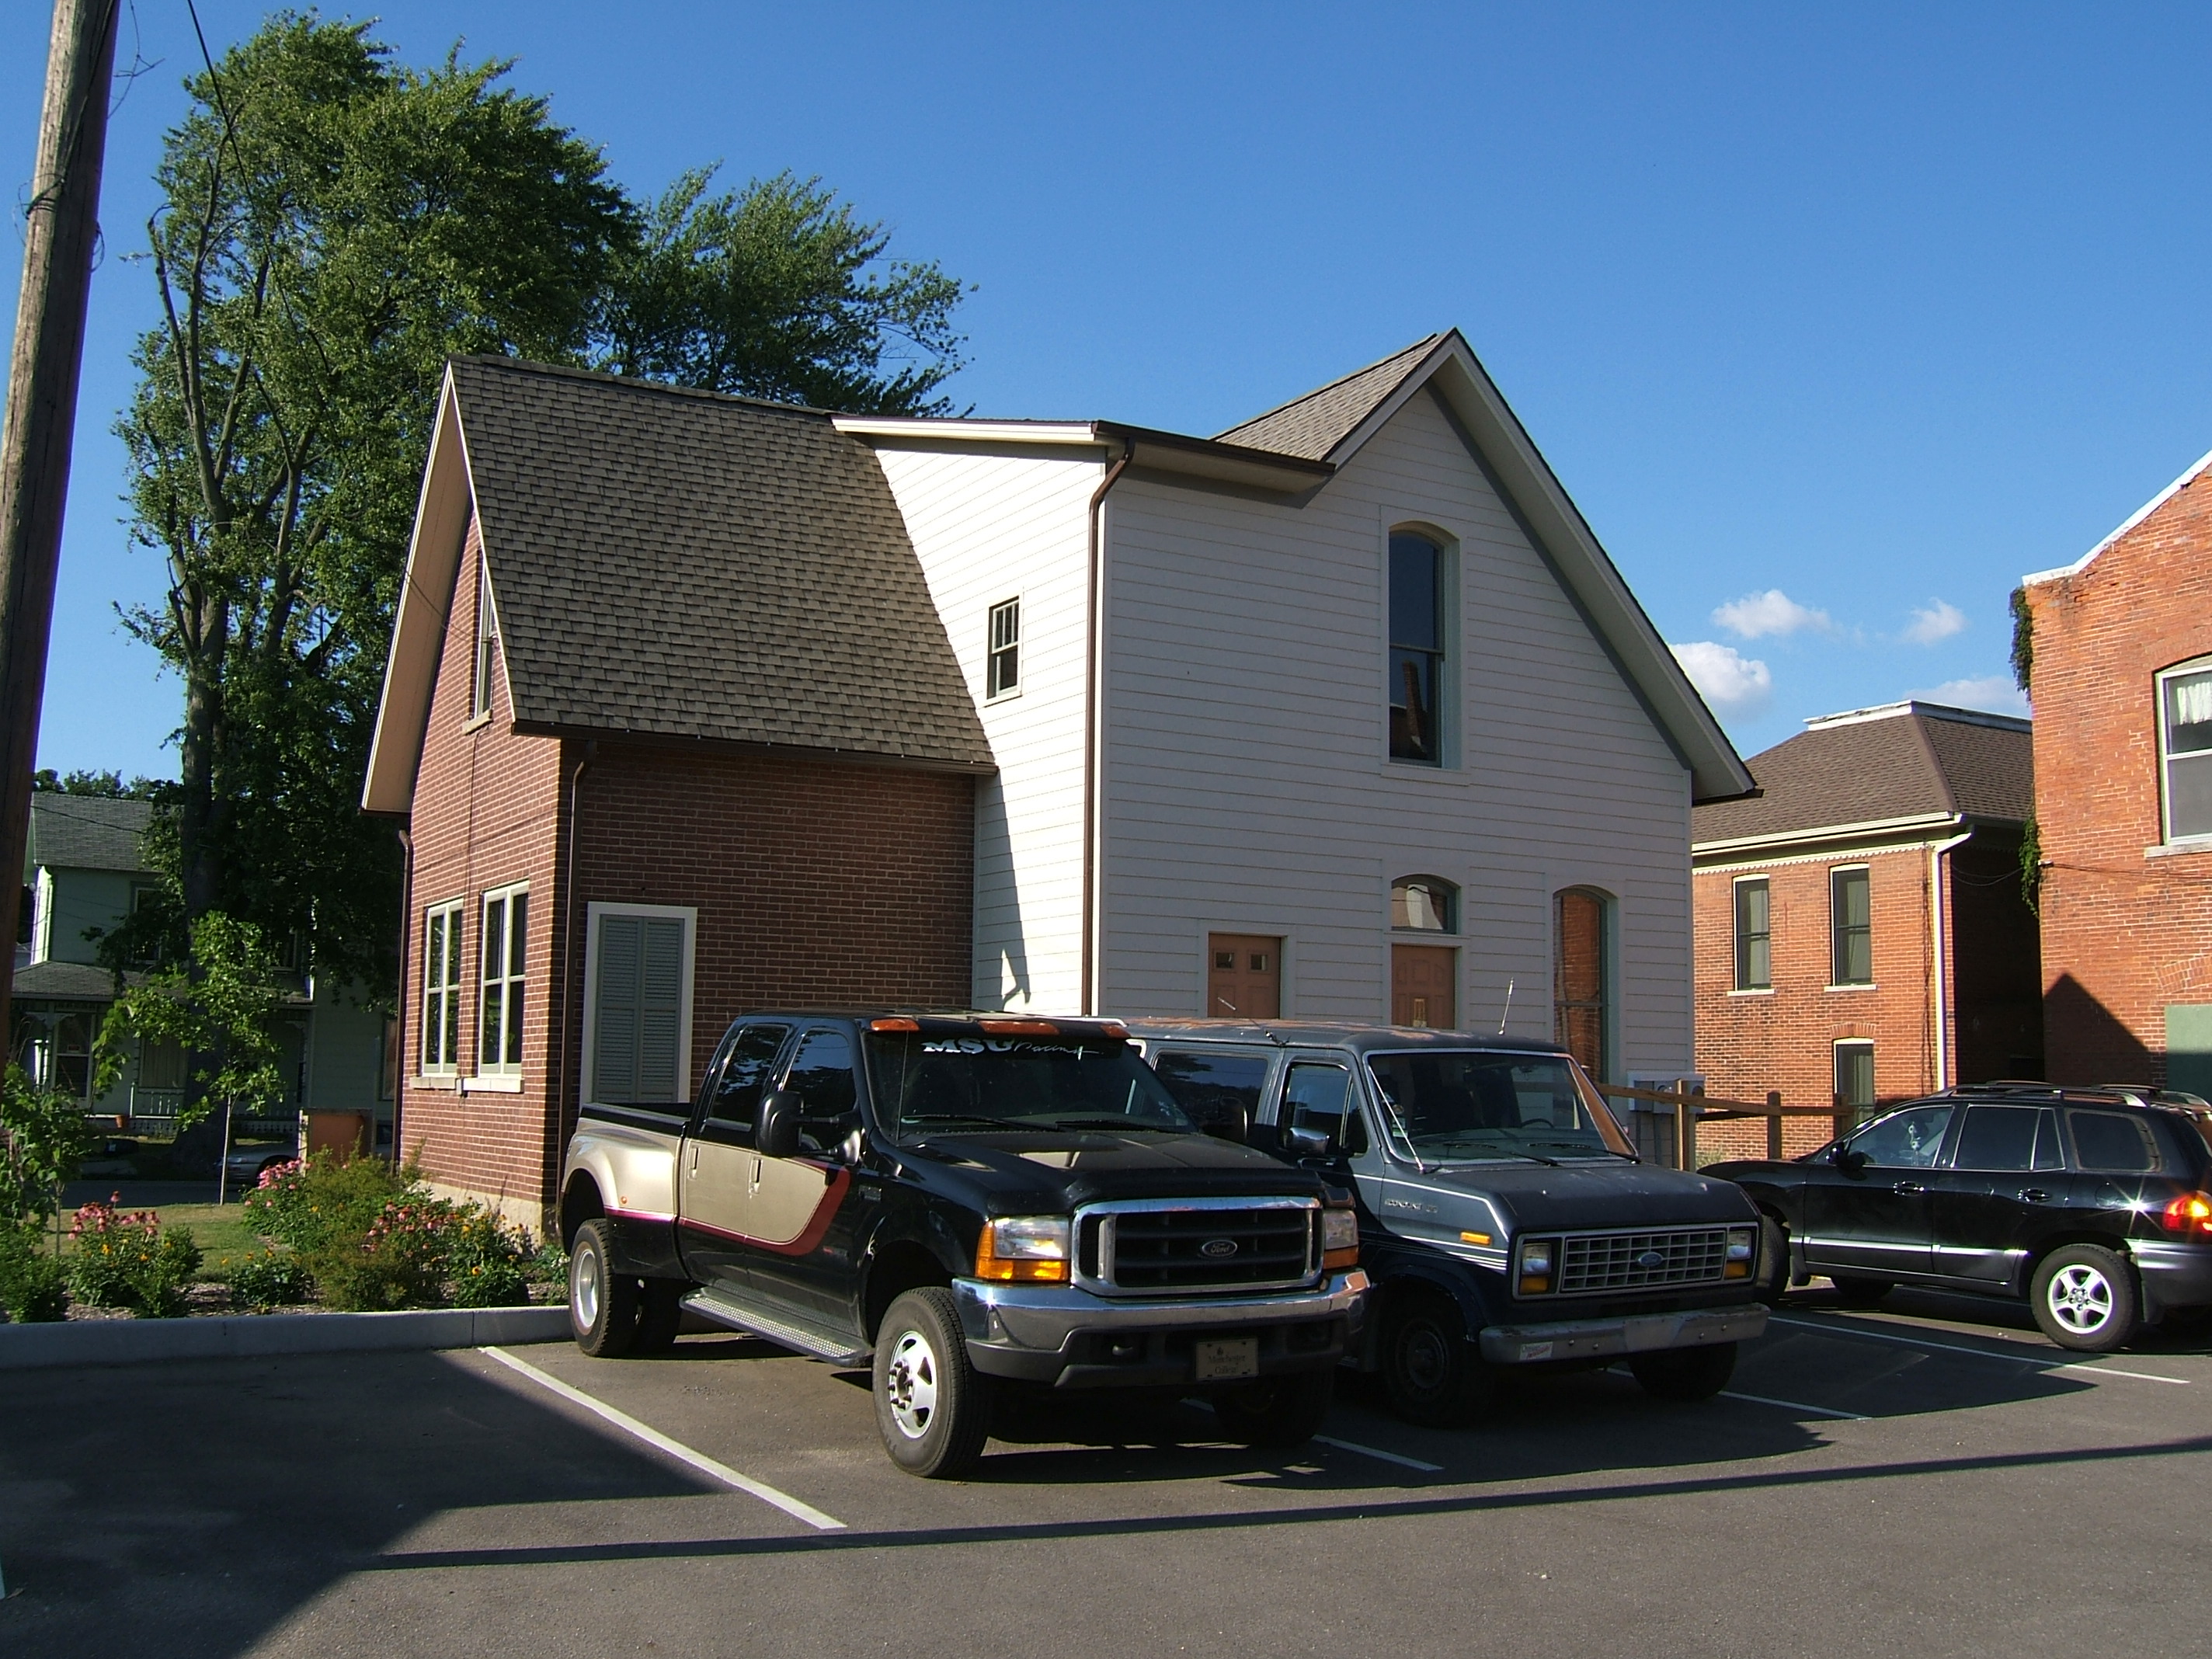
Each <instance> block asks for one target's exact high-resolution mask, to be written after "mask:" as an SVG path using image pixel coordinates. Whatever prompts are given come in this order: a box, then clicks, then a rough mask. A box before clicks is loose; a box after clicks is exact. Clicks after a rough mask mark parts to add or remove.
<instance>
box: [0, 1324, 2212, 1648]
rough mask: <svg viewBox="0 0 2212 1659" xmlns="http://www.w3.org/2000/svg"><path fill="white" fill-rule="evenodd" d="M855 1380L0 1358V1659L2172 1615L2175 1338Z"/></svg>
mask: <svg viewBox="0 0 2212 1659" xmlns="http://www.w3.org/2000/svg"><path fill="white" fill-rule="evenodd" d="M509 1361H513V1362H519V1364H511V1363H508V1362H509ZM522 1367H527V1368H528V1369H527V1370H526V1369H522ZM864 1381H865V1380H864V1379H861V1378H859V1377H855V1376H848V1375H843V1374H840V1373H837V1372H835V1371H832V1370H828V1369H827V1368H825V1367H823V1366H820V1365H817V1364H812V1363H811V1362H809V1361H805V1360H803V1359H799V1358H794V1357H792V1356H790V1355H788V1354H786V1353H783V1352H781V1351H779V1350H777V1349H775V1348H773V1347H771V1346H769V1345H767V1344H765V1343H763V1342H759V1341H756V1340H750V1339H746V1338H739V1337H736V1336H719V1335H700V1336H692V1337H688V1338H686V1339H685V1340H683V1341H682V1342H681V1343H679V1344H678V1348H677V1352H676V1353H675V1355H674V1356H673V1357H672V1358H667V1359H663V1360H657V1361H636V1362H605V1361H593V1360H589V1359H586V1358H584V1357H583V1356H582V1355H581V1354H580V1353H578V1352H576V1351H575V1350H574V1348H573V1347H569V1346H565V1345H560V1346H532V1347H527V1348H520V1349H514V1350H510V1351H507V1356H506V1358H501V1355H500V1354H499V1353H496V1352H477V1351H465V1352H457V1353H449V1354H392V1355H362V1356H329V1357H319V1358H309V1359H290V1360H283V1361H277V1360H265V1361H247V1360H234V1361H209V1362H203V1363H192V1364H172V1365H164V1366H134V1367H118V1368H112V1369H109V1370H102V1371H85V1370H77V1371H46V1372H15V1373H10V1374H7V1375H6V1376H0V1572H4V1575H5V1581H6V1589H7V1590H8V1592H9V1594H8V1599H7V1600H6V1601H4V1602H0V1653H5V1654H7V1655H9V1656H33V1655H37V1656H44V1655H48V1654H56V1655H58V1654H64V1653H67V1654H70V1655H79V1654H82V1652H84V1651H85V1650H87V1649H88V1648H97V1649H99V1650H106V1651H116V1652H128V1653H140V1654H149V1655H158V1656H187V1655H234V1654H249V1653H250V1654H285V1655H289V1654H299V1655H307V1654H315V1655H347V1654H372V1653H374V1654H382V1655H391V1654H407V1655H412V1654H424V1655H433V1654H436V1655H442V1654H470V1655H480V1654H483V1653H487V1652H492V1651H497V1652H500V1653H502V1654H506V1655H520V1654H531V1655H539V1654H542V1655H546V1656H555V1655H570V1654H574V1655H594V1656H596V1655H606V1654H631V1653H669V1654H700V1655H708V1654H716V1655H719V1654H755V1653H775V1654H812V1653H838V1654H851V1653H866V1652H878V1651H882V1652H890V1653H895V1654H901V1655H906V1656H925V1655H935V1654H945V1655H955V1654H958V1655H975V1656H995V1655H1001V1654H1004V1655H1016V1654H1035V1653H1038V1652H1049V1651H1062V1650H1069V1649H1071V1648H1076V1649H1083V1648H1088V1647H1091V1646H1094V1645H1101V1644H1103V1645H1106V1646H1109V1647H1110V1648H1111V1649H1112V1650H1115V1651H1117V1652H1142V1653H1161V1654H1170V1653H1182V1652H1190V1653H1214V1654H1218V1653H1253V1654H1273V1653H1307V1652H1312V1653H1334V1654H1342V1653H1348V1652H1354V1651H1366V1650H1388V1651H1389V1652H1392V1653H1395V1654H1407V1653H1412V1654H1430V1653H1434V1654H1447V1653H1449V1654H1453V1655H1460V1654H1465V1653H1468V1652H1470V1651H1481V1650H1490V1649H1493V1648H1495V1649H1508V1650H1511V1651H1513V1652H1515V1653H1516V1655H1554V1654H1557V1655H1589V1654H1602V1653H1608V1652H1617V1653H1621V1654H1624V1655H1626V1654H1634V1655H1637V1656H1639V1659H1641V1656H1650V1655H1676V1654H1680V1655H1699V1656H1711V1655H1736V1654H1743V1655H1794V1654H1807V1655H1814V1654H1818V1655H1823V1656H1828V1655H1856V1654H1877V1653H1879V1654H1892V1653H1914V1654H1945V1655H1952V1654H1993V1655H1994V1654H2002V1655H2004V1656H2007V1659H2021V1656H2028V1655H2039V1654H2061V1653H2063V1654H2068V1655H2078V1654H2080V1653H2082V1652H2085V1651H2154V1652H2163V1653H2182V1652H2194V1651H2200V1650H2202V1646H2203V1641H2204V1630H2205V1626H2206V1618H2207V1614H2208V1613H2212V1543H2209V1542H2208V1538H2212V1528H2208V1527H2207V1526H2206V1524H2205V1522H2204V1505H2203V1498H2202V1494H2203V1491H2204V1490H2205V1487H2204V1486H2200V1484H2199V1482H2201V1481H2204V1480H2206V1479H2207V1477H2208V1476H2212V1457H2208V1454H2212V1422H2208V1419H2207V1406H2208V1404H2212V1344H2208V1343H2207V1342H2206V1341H2205V1340H2192V1341H2182V1340H2162V1339H2159V1338H2155V1337H2154V1338H2153V1339H2150V1340H2147V1341H2146V1342H2145V1343H2144V1344H2143V1345H2142V1346H2139V1347H2137V1348H2135V1349H2131V1350H2130V1351H2129V1352H2125V1353H2124V1354H2120V1355H2116V1356H2112V1357H2109V1358H2093V1359H2088V1360H2086V1361H2085V1360H2082V1359H2081V1358H2078V1357H2077V1356H2073V1355H2069V1354H2066V1353H2063V1352H2060V1351H2059V1350H2057V1349H2055V1348H2052V1347H2051V1346H2048V1345H2047V1344H2045V1342H2044V1341H2043V1340H2041V1338H2040V1337H2039V1336H2037V1335H2036V1334H2034V1332H2033V1329H2032V1328H2028V1327H2027V1323H2026V1321H2025V1318H2024V1316H2015V1312H2014V1310H2009V1309H2007V1308H2003V1307H1998V1306H1992V1305H1989V1304H1979V1303H1973V1302H1965V1301H1957V1300H1952V1299H1948V1298H1939V1297H1925V1296H1915V1295H1912V1294H1911V1293H1905V1292H1900V1293H1899V1295H1898V1296H1896V1297H1893V1304H1891V1305H1887V1306H1886V1307H1885V1308H1884V1310H1882V1311H1881V1312H1879V1313H1875V1314H1858V1313H1846V1312H1844V1311H1842V1310H1838V1309H1836V1308H1834V1307H1832V1305H1831V1304H1829V1303H1828V1302H1827V1301H1826V1298H1825V1297H1823V1296H1822V1295H1821V1294H1820V1292H1819V1291H1817V1290H1816V1291H1813V1292H1811V1293H1808V1294H1807V1295H1806V1296H1804V1297H1802V1299H1799V1300H1796V1301H1794V1302H1793V1303H1792V1304H1790V1305H1787V1306H1785V1307H1784V1310H1782V1311H1781V1313H1780V1315H1779V1316H1778V1320H1777V1322H1776V1323H1775V1325H1774V1326H1773V1328H1772V1329H1771V1332H1770V1334H1769V1335H1768V1336H1767V1337H1766V1338H1765V1340H1763V1341H1761V1342H1760V1343H1759V1344H1758V1345H1756V1346H1754V1347H1753V1348H1750V1349H1748V1350H1747V1352H1746V1355H1745V1359H1744V1363H1743V1364H1741V1366H1740V1367H1739V1369H1738V1371H1737V1374H1736V1379H1735V1383H1734V1385H1733V1387H1732V1389H1731V1395H1732V1396H1733V1397H1730V1398H1724V1399H1722V1400H1718V1401H1712V1402H1711V1403H1709V1404H1707V1405H1705V1406H1699V1407H1682V1406H1666V1405H1661V1404H1659V1403H1657V1402H1655V1401H1650V1400H1649V1399H1648V1398H1646V1397H1645V1396H1644V1394H1643V1393H1642V1391H1641V1390H1640V1389H1638V1388H1637V1387H1636V1385H1635V1384H1634V1383H1632V1382H1631V1381H1630V1380H1629V1379H1628V1378H1627V1377H1626V1376H1623V1375H1617V1374H1612V1373H1605V1374H1594V1375H1592V1374H1585V1375H1582V1376H1566V1377H1558V1378H1550V1379H1545V1380H1542V1381H1541V1382H1537V1383H1531V1384H1529V1385H1528V1386H1526V1387H1524V1388H1523V1389H1521V1390H1520V1391H1519V1392H1518V1394H1517V1395H1516V1398H1515V1399H1514V1400H1512V1401H1510V1402H1509V1403H1508V1404H1507V1405H1506V1406H1505V1407H1503V1408H1502V1409H1501V1410H1500V1411H1499V1412H1498V1414H1497V1415H1496V1416H1495V1417H1494V1418H1493V1419H1491V1420H1489V1421H1488V1422H1486V1424H1484V1425H1482V1426H1480V1427H1477V1428H1474V1429H1470V1430H1466V1431H1457V1432H1439V1431H1426V1430H1420V1429H1414V1428H1411V1427H1408V1426H1407V1425H1402V1424H1400V1423H1398V1422H1396V1421H1395V1420H1394V1419H1391V1418H1390V1417H1389V1416H1388V1415H1387V1414H1385V1413H1383V1412H1382V1411H1381V1410H1379V1409H1378V1408H1377V1407H1376V1405H1374V1404H1372V1403H1370V1401H1367V1400H1366V1399H1364V1397H1363V1391H1360V1390H1353V1391H1352V1397H1349V1398H1343V1399H1340V1404H1339V1406H1338V1407H1337V1409H1336V1412H1335V1413H1334V1418H1333V1419H1332V1420H1331V1422H1330V1425H1329V1427H1328V1437H1329V1439H1330V1441H1332V1442H1334V1443H1330V1444H1316V1445H1315V1446H1313V1447H1311V1448H1309V1449H1305V1450H1304V1451H1302V1452H1300V1453H1297V1454H1295V1455H1287V1456H1285V1455H1276V1454H1263V1453H1254V1452H1250V1451H1247V1450H1244V1449H1240V1448H1236V1447H1231V1446H1226V1445H1224V1444H1222V1443H1219V1442H1218V1441H1215V1440H1213V1439H1212V1438H1211V1435H1212V1426H1211V1425H1212V1419H1211V1416H1210V1414H1208V1413H1205V1412H1202V1411H1200V1410H1195V1409H1192V1408H1188V1407H1167V1408H1164V1409H1161V1410H1155V1411H1150V1412H1142V1413H1123V1414H1121V1415H1110V1414H1108V1413H1103V1412H1102V1411H1101V1410H1100V1409H1099V1407H1097V1403H1096V1402H1057V1401H1048V1402H1046V1403H1044V1404H1043V1405H1042V1406H1030V1407H1024V1409H1022V1410H1021V1411H1019V1412H1018V1413H1013V1414H1012V1415H1011V1416H1009V1417H1008V1419H1007V1420H1006V1421H1004V1422H1003V1423H1002V1424H1001V1425H1000V1426H1001V1430H1002V1433H1001V1437H1000V1438H998V1439H996V1440H994V1443H993V1446H992V1449H991V1455H989V1456H988V1457H987V1459H986V1461H985V1463H984V1466H983V1469H982V1473H981V1476H980V1478H978V1479H977V1480H973V1481H969V1482H966V1483H963V1484H958V1485H943V1484H937V1483H930V1482H923V1481H919V1480H914V1479H912V1478H910V1477H908V1476H906V1475H903V1474H899V1473H898V1472H897V1471H896V1470H895V1469H893V1468H892V1467H891V1466H890V1463H889V1462H887V1461H886V1460H885V1458H884V1455H883V1453H882V1451H881V1450H880V1449H879V1448H878V1443H877V1441H876V1436H875V1429H874V1425H873V1421H872V1415H871V1408H870V1402H869V1399H868V1395H867V1393H866V1389H865V1387H864V1386H863V1383H864ZM556 1384H558V1385H562V1387H565V1388H566V1389H570V1390H574V1391H576V1392H577V1393H580V1394H581V1395H584V1396H586V1399H587V1400H588V1401H593V1402H597V1403H598V1404H599V1406H602V1407H606V1408H610V1409H611V1410H612V1411H613V1412H615V1413H622V1414H626V1415H627V1416H628V1418H629V1419H632V1420H633V1421H634V1422H635V1423H636V1424H637V1425H642V1426H643V1427H644V1428H646V1429H647V1430H648V1431H652V1432H655V1433H657V1434H658V1435H659V1437H662V1439H663V1441H664V1442H665V1445H655V1444H653V1443H648V1442H647V1440H646V1439H644V1438H641V1437H640V1436H639V1435H638V1434H637V1433H636V1432H634V1431H632V1430H630V1429H629V1428H625V1427H623V1426H622V1425H619V1424H617V1422H614V1421H611V1420H610V1419H608V1418H607V1417H606V1416H605V1415H604V1414H602V1413H599V1412H596V1411H594V1410H592V1409H591V1408H590V1407H587V1406H586V1404H585V1403H581V1402H580V1401H578V1400H576V1399H574V1398H573V1397H571V1396H570V1395H567V1394H564V1393H562V1391H561V1389H559V1388H556V1386H555V1385H556ZM687 1460H688V1461H687ZM732 1479H733V1480H735V1482H736V1483H737V1484H735V1485H733V1484H732ZM746 1486H750V1487H751V1488H753V1490H745V1489H744V1488H745V1487H746ZM779 1505H781V1507H779Z"/></svg>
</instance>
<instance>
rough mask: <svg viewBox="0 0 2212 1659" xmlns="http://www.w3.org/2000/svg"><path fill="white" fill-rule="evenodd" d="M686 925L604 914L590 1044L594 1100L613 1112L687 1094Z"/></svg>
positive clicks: (666, 919) (673, 919) (665, 919)
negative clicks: (628, 1105)
mask: <svg viewBox="0 0 2212 1659" xmlns="http://www.w3.org/2000/svg"><path fill="white" fill-rule="evenodd" d="M596 979H597V983H598V992H597V995H596V997H595V998H594V1000H593V1007H592V1018H593V1020H594V1022H595V1024H594V1025H593V1029H592V1098H593V1099H594V1100H599V1101H603V1102H605V1103H606V1104H608V1105H610V1106H619V1105H623V1104H625V1103H663V1102H668V1101H675V1100H681V1099H683V1098H684V1057H683V1055H682V1054H681V1053H680V1052H679V1049H680V1047H681V1044H682V1042H683V1035H684V922H683V921H681V920H680V919H678V918H676V917H672V916H665V917H664V916H603V917H601V918H600V920H599V963H598V968H597V972H596Z"/></svg>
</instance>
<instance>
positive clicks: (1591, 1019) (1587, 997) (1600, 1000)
mask: <svg viewBox="0 0 2212 1659" xmlns="http://www.w3.org/2000/svg"><path fill="white" fill-rule="evenodd" d="M1612 909H1613V904H1612V901H1611V900H1610V899H1608V898H1607V896H1606V895H1604V894H1603V893H1601V892H1599V891H1597V890H1595V888H1590V887H1569V888H1565V889H1563V890H1560V891H1559V892H1558V893H1555V894H1554V895H1553V897H1552V910H1553V939H1554V941H1555V944H1554V946H1553V949H1554V951H1555V952H1556V954H1555V955H1554V956H1553V966H1552V1028H1553V1036H1555V1037H1556V1038H1557V1039H1558V1040H1559V1042H1564V1043H1565V1044H1566V1046H1567V1052H1568V1053H1569V1054H1572V1055H1573V1056H1574V1057H1575V1058H1576V1059H1577V1060H1580V1061H1581V1062H1582V1066H1583V1070H1584V1071H1586V1072H1588V1073H1589V1074H1590V1075H1591V1076H1592V1077H1594V1078H1595V1079H1598V1080H1599V1081H1600V1082H1604V1081H1606V1080H1607V1079H1608V1078H1609V1077H1610V1076H1611V1074H1612V1068H1613V1054H1612V1026H1613V964H1612V955H1613V951H1612V944H1613V941H1612V939H1610V938H1609V937H1608V935H1609V933H1611V927H1610V924H1611V921H1612Z"/></svg>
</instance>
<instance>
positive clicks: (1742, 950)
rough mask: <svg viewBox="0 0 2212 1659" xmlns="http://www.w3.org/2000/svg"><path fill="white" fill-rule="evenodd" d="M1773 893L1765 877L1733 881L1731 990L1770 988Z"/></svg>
mask: <svg viewBox="0 0 2212 1659" xmlns="http://www.w3.org/2000/svg"><path fill="white" fill-rule="evenodd" d="M1773 903H1774V892H1773V889H1772V888H1771V886H1770V885H1769V884H1768V883H1767V878H1765V876H1738V877H1737V878H1735V988H1736V989H1737V990H1739V991H1769V990H1771V989H1773V988H1774V910H1773Z"/></svg>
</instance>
